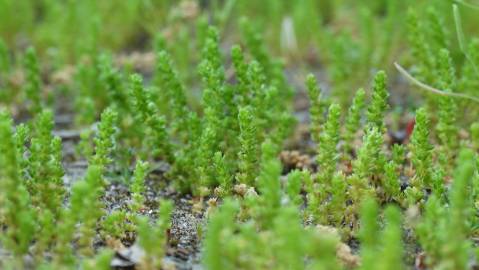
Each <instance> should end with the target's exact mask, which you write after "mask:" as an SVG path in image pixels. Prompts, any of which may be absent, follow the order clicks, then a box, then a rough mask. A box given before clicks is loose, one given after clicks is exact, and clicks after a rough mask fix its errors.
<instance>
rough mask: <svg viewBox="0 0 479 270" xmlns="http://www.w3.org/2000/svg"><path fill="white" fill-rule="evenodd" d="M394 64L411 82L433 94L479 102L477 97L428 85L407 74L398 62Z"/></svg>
mask: <svg viewBox="0 0 479 270" xmlns="http://www.w3.org/2000/svg"><path fill="white" fill-rule="evenodd" d="M394 66H395V67H396V69H397V70H398V71H399V72H400V73H401V74H402V75H403V76H404V77H406V78H407V79H408V80H409V81H410V82H411V83H413V84H414V85H416V86H419V87H420V88H421V89H423V90H426V91H429V92H432V93H434V94H438V95H441V96H449V97H455V98H462V99H468V100H472V101H474V102H478V103H479V98H477V97H473V96H469V95H465V94H461V93H454V92H447V91H443V90H440V89H437V88H434V87H432V86H429V85H427V84H425V83H423V82H420V81H419V80H418V79H416V78H414V77H413V76H412V75H411V74H409V73H408V72H407V71H406V70H405V69H404V68H403V67H401V66H400V65H399V64H398V63H396V62H394Z"/></svg>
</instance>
